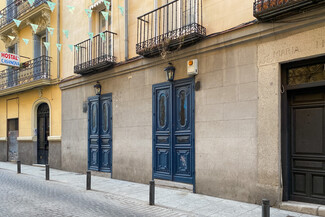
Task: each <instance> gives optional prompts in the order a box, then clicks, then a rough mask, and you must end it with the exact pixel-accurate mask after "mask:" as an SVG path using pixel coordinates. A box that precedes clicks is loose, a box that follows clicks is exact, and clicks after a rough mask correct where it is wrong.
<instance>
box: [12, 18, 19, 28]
mask: <svg viewBox="0 0 325 217" xmlns="http://www.w3.org/2000/svg"><path fill="white" fill-rule="evenodd" d="M12 20H13V21H14V22H15V23H16V26H17V27H19V25H20V23H21V21H20V20H16V19H12Z"/></svg>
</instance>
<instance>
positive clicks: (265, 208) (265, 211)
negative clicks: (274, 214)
mask: <svg viewBox="0 0 325 217" xmlns="http://www.w3.org/2000/svg"><path fill="white" fill-rule="evenodd" d="M262 217H270V201H269V200H268V199H263V200H262Z"/></svg>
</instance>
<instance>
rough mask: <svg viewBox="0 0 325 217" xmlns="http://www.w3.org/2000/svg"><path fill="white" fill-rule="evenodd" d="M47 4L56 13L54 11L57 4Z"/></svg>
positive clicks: (48, 2)
mask: <svg viewBox="0 0 325 217" xmlns="http://www.w3.org/2000/svg"><path fill="white" fill-rule="evenodd" d="M47 4H48V5H49V7H50V10H51V11H52V12H53V11H54V9H55V5H56V4H55V3H54V2H50V1H47Z"/></svg>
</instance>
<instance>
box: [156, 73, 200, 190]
mask: <svg viewBox="0 0 325 217" xmlns="http://www.w3.org/2000/svg"><path fill="white" fill-rule="evenodd" d="M194 111H195V110H194V79H185V80H179V81H175V82H167V83H163V84H158V85H154V86H153V177H154V178H158V179H166V180H172V181H176V182H183V183H190V184H193V183H194V171H195V170H194V160H195V157H194Z"/></svg>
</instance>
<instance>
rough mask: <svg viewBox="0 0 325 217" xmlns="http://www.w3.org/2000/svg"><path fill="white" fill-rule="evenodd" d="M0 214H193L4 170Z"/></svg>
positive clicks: (82, 216)
mask: <svg viewBox="0 0 325 217" xmlns="http://www.w3.org/2000/svg"><path fill="white" fill-rule="evenodd" d="M0 216H1V217H25V216H26V217H27V216H28V217H30V216H49V217H52V216H69V217H74V216H78V217H79V216H80V217H88V216H96V217H99V216H105V217H107V216H190V213H185V212H180V211H178V210H173V209H168V208H163V207H157V206H149V205H147V204H145V203H143V202H141V201H136V200H133V199H130V198H127V197H123V196H121V197H120V196H117V195H112V194H108V193H104V192H98V191H86V190H82V189H76V188H71V187H69V186H67V185H64V184H62V183H59V182H55V181H50V182H49V181H44V180H39V179H37V178H35V177H33V176H29V175H24V174H20V175H17V174H15V173H14V172H11V171H6V170H0Z"/></svg>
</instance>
